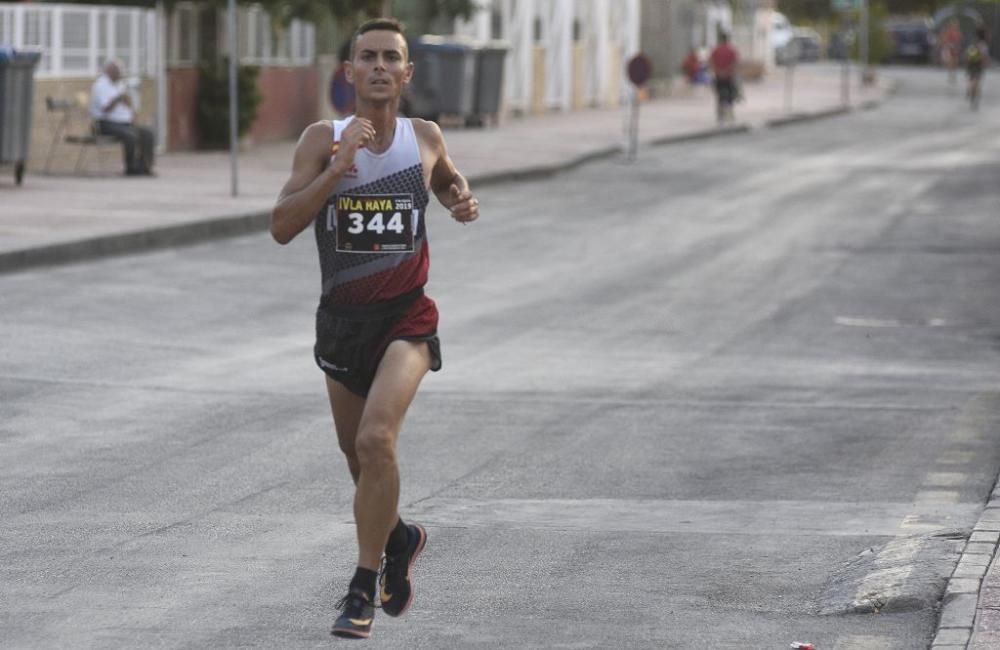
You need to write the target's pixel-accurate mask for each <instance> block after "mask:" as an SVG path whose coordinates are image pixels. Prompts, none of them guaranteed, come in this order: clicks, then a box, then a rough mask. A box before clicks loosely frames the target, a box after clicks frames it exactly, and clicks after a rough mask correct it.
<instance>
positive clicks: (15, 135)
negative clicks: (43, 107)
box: [0, 47, 42, 185]
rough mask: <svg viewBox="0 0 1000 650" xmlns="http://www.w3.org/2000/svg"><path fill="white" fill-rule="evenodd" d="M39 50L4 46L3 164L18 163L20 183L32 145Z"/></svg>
mask: <svg viewBox="0 0 1000 650" xmlns="http://www.w3.org/2000/svg"><path fill="white" fill-rule="evenodd" d="M41 58H42V55H41V54H40V53H38V52H15V51H13V50H12V49H10V48H2V47H0V164H6V165H10V164H12V165H14V180H15V182H16V183H17V184H18V185H20V184H21V181H22V179H23V178H24V169H25V166H26V165H27V162H28V152H29V151H30V147H31V111H32V97H33V96H34V93H35V66H36V65H38V61H39V60H40V59H41Z"/></svg>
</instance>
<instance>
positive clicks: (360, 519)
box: [354, 340, 431, 571]
mask: <svg viewBox="0 0 1000 650" xmlns="http://www.w3.org/2000/svg"><path fill="white" fill-rule="evenodd" d="M430 365H431V357H430V351H429V350H428V348H427V344H426V343H423V342H413V341H402V340H399V341H393V342H392V343H390V344H389V347H388V348H387V349H386V351H385V355H384V356H383V357H382V361H381V363H380V364H379V367H378V370H377V371H376V373H375V381H374V383H373V384H372V387H371V390H370V391H369V392H368V399H367V400H366V401H365V407H364V411H363V412H362V414H361V421H360V423H359V425H358V432H357V436H356V437H355V441H354V446H355V451H356V453H357V457H358V464H359V468H360V474H359V478H358V482H357V490H356V492H355V495H354V519H355V521H356V522H357V528H358V566H359V567H362V568H365V569H371V570H373V571H375V570H377V569H378V565H379V561H380V560H381V559H382V551H383V549H384V548H385V543H386V540H387V539H388V537H389V533H390V531H391V530H392V529H393V527H395V525H396V522H397V521H398V520H399V515H398V514H397V508H398V506H399V466H398V465H397V463H396V441H397V439H398V438H399V431H400V429H401V428H402V426H403V418H404V417H405V416H406V411H407V409H408V408H409V407H410V404H411V403H412V402H413V398H414V396H415V395H416V393H417V388H418V387H419V386H420V381H421V380H422V379H423V377H424V375H425V374H427V371H428V370H429V369H430Z"/></svg>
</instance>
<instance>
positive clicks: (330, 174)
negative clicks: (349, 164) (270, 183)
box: [271, 122, 344, 244]
mask: <svg viewBox="0 0 1000 650" xmlns="http://www.w3.org/2000/svg"><path fill="white" fill-rule="evenodd" d="M332 146H333V129H332V128H330V123H329V122H316V123H315V124H312V125H311V126H309V127H308V128H307V129H306V130H305V131H304V132H303V133H302V137H301V138H299V143H298V144H297V145H296V147H295V158H294V160H293V162H292V175H291V177H290V178H289V179H288V182H286V183H285V186H284V187H283V188H282V190H281V194H280V195H279V196H278V201H277V202H276V203H275V205H274V209H273V210H272V211H271V236H272V237H274V240H275V241H276V242H278V243H279V244H287V243H288V242H290V241H292V239H294V238H295V236H296V235H298V234H299V233H300V232H302V231H303V230H305V229H306V227H307V226H309V224H310V223H312V221H313V219H315V218H316V214H317V213H318V212H319V210H320V208H322V207H323V204H324V203H326V200H327V197H329V196H330V194H331V193H332V192H333V190H334V188H335V187H336V186H337V181H338V180H340V177H341V176H342V175H343V173H344V170H343V169H342V168H341V166H338V165H328V164H327V163H328V161H329V159H330V155H331V149H332Z"/></svg>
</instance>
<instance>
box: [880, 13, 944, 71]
mask: <svg viewBox="0 0 1000 650" xmlns="http://www.w3.org/2000/svg"><path fill="white" fill-rule="evenodd" d="M885 30H886V32H887V33H888V34H889V37H890V38H891V40H892V47H891V48H890V51H889V56H888V61H889V62H909V63H931V62H932V61H933V60H934V52H935V50H936V49H937V46H936V43H937V38H936V37H935V34H934V21H933V20H931V19H930V18H923V17H921V18H896V19H890V20H888V21H886V23H885Z"/></svg>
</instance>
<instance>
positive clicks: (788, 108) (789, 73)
mask: <svg viewBox="0 0 1000 650" xmlns="http://www.w3.org/2000/svg"><path fill="white" fill-rule="evenodd" d="M794 75H795V65H793V64H791V63H789V64H787V65H786V66H785V112H786V113H791V112H792V91H793V90H794V85H795V79H794Z"/></svg>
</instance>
